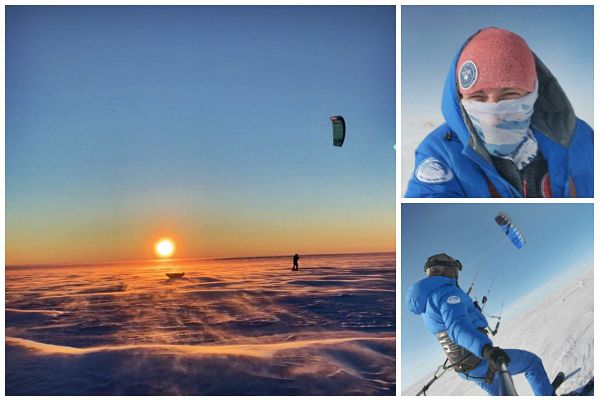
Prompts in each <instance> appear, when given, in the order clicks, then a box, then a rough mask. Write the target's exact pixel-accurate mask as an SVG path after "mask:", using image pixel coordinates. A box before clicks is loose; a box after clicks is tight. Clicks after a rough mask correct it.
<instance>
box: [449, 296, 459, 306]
mask: <svg viewBox="0 0 600 400" xmlns="http://www.w3.org/2000/svg"><path fill="white" fill-rule="evenodd" d="M446 302H447V303H448V304H458V303H460V297H458V296H450V297H448V300H446Z"/></svg>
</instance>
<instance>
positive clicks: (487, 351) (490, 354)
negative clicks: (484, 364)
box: [483, 344, 510, 371]
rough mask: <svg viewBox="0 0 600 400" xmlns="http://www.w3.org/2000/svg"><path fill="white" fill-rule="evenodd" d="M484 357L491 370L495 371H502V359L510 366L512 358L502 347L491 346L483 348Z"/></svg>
mask: <svg viewBox="0 0 600 400" xmlns="http://www.w3.org/2000/svg"><path fill="white" fill-rule="evenodd" d="M483 357H485V359H486V360H488V364H489V365H490V368H491V369H492V370H494V371H500V362H499V361H500V359H501V358H502V359H503V361H504V362H505V363H506V364H508V363H509V362H510V357H509V356H508V354H506V352H505V351H504V350H502V349H501V348H500V347H492V346H491V345H489V344H486V345H485V346H484V348H483Z"/></svg>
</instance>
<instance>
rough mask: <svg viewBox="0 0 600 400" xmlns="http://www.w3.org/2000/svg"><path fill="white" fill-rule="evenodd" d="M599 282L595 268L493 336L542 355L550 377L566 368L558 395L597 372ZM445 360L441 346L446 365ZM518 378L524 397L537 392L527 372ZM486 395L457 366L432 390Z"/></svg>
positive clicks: (497, 341) (501, 342)
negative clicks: (596, 299)
mask: <svg viewBox="0 0 600 400" xmlns="http://www.w3.org/2000/svg"><path fill="white" fill-rule="evenodd" d="M593 283H594V275H593V269H590V270H588V271H587V272H586V273H585V274H583V275H581V276H580V277H578V278H577V279H576V280H574V281H573V283H571V284H568V285H566V286H564V287H562V288H560V289H559V290H557V291H556V292H555V293H554V294H552V295H550V296H548V297H547V298H546V299H544V300H542V301H541V302H540V303H538V304H537V305H536V306H535V307H534V308H532V309H531V310H530V311H528V312H526V313H524V314H522V315H521V316H520V317H518V318H513V319H511V320H510V321H506V322H504V321H503V322H502V324H501V325H500V329H499V331H498V334H497V335H496V336H494V337H493V338H492V340H493V342H494V345H495V346H499V347H502V348H507V349H523V350H528V351H531V352H533V353H535V354H537V355H538V356H539V357H540V358H541V359H542V361H543V363H544V367H545V368H546V372H547V373H548V375H549V377H550V380H552V379H554V376H556V374H557V373H558V372H559V371H563V372H564V373H565V375H567V377H568V379H567V380H566V381H565V382H564V383H563V385H562V386H561V387H560V388H559V390H558V394H561V393H566V392H570V391H572V390H575V389H578V388H580V387H582V386H583V385H585V383H586V382H587V381H588V380H589V379H590V378H591V377H592V376H593V374H594V285H593ZM492 321H493V320H490V324H492ZM494 324H495V322H494ZM433 339H434V338H433V337H432V340H433ZM444 359H445V358H444V356H443V353H442V350H441V348H440V364H441V363H442V362H443V361H444ZM434 372H435V371H431V374H429V375H427V376H424V377H423V378H422V379H420V380H419V381H418V382H417V383H416V384H414V385H412V386H410V387H408V388H406V389H405V388H403V390H402V395H415V394H417V393H418V392H419V390H420V389H421V388H422V387H423V386H424V385H425V384H426V383H427V382H428V381H429V380H430V379H431V378H432V376H433V373H434ZM513 380H514V383H515V387H516V389H517V393H519V395H533V392H532V391H531V388H530V387H529V384H528V383H527V380H526V378H525V375H524V374H520V375H516V376H514V377H513ZM482 394H486V393H485V392H484V391H483V390H482V389H480V388H479V386H477V385H476V384H475V383H471V382H467V381H464V380H462V379H461V378H459V377H458V375H457V374H456V373H454V372H453V371H452V370H449V371H447V372H446V373H445V374H444V375H443V376H442V377H441V378H440V379H438V380H437V381H436V382H435V383H434V384H433V385H432V386H431V388H430V389H429V390H428V391H427V395H428V396H434V395H450V396H472V395H482Z"/></svg>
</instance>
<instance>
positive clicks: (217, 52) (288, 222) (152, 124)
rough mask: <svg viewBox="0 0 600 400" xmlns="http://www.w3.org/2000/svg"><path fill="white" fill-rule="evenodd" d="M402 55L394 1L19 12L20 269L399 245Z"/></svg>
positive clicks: (12, 13) (11, 106)
mask: <svg viewBox="0 0 600 400" xmlns="http://www.w3.org/2000/svg"><path fill="white" fill-rule="evenodd" d="M395 60H396V55H395V9H394V7H392V6H379V7H340V6H338V7H208V6H198V7H140V6H138V7H64V6H61V7H57V6H54V7H37V6H36V7H18V6H8V7H7V8H6V262H7V264H26V263H55V262H87V261H89V262H93V261H100V260H117V259H136V258H148V257H153V254H152V245H153V243H154V241H155V240H156V239H157V238H159V237H161V236H172V237H174V239H175V240H176V242H177V245H178V249H179V250H178V253H177V254H176V255H177V256H178V257H221V256H251V255H271V254H288V253H294V252H299V253H321V252H358V251H389V250H394V248H395V155H396V154H395V151H394V150H393V145H394V143H395V94H396V91H395V72H396V67H395ZM334 114H341V115H343V116H344V117H345V118H346V122H347V126H348V132H347V138H346V143H345V144H344V146H343V147H342V148H334V147H333V146H332V137H331V123H330V121H329V116H330V115H334Z"/></svg>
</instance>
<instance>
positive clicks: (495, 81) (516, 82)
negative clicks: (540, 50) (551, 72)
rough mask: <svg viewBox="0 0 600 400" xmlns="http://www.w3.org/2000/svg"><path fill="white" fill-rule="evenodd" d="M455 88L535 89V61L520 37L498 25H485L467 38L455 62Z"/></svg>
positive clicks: (467, 92) (465, 92) (462, 92)
mask: <svg viewBox="0 0 600 400" xmlns="http://www.w3.org/2000/svg"><path fill="white" fill-rule="evenodd" d="M456 78H457V82H458V90H459V91H460V93H461V94H469V93H474V92H477V91H478V90H482V89H495V88H515V89H522V90H526V91H528V92H533V91H534V90H535V80H536V73H535V60H534V59H533V54H532V53H531V50H530V49H529V46H527V43H526V42H525V40H523V38H522V37H520V36H518V35H516V34H514V33H512V32H510V31H507V30H504V29H499V28H485V29H483V30H481V31H480V32H479V33H477V34H476V35H475V36H473V37H472V38H471V40H470V41H469V43H467V45H466V46H465V47H464V49H463V51H462V53H461V55H460V57H459V58H458V63H457V64H456Z"/></svg>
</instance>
